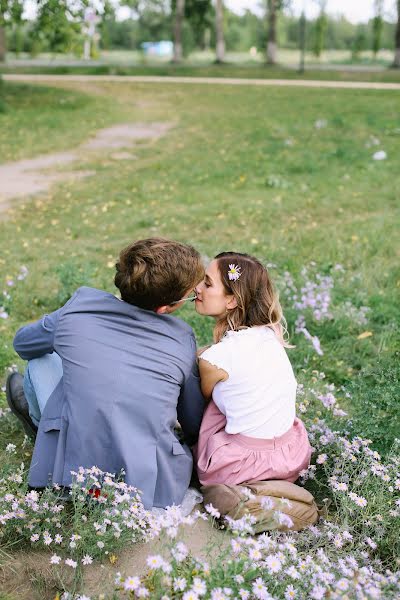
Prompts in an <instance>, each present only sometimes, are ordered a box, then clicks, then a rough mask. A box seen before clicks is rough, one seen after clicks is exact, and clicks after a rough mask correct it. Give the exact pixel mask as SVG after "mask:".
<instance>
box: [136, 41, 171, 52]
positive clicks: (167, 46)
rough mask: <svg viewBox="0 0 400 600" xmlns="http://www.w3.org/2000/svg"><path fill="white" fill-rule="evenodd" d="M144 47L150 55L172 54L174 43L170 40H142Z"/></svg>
mask: <svg viewBox="0 0 400 600" xmlns="http://www.w3.org/2000/svg"><path fill="white" fill-rule="evenodd" d="M142 48H143V50H144V52H145V54H148V55H149V56H171V54H172V53H173V49H174V44H173V43H172V42H169V41H162V42H142Z"/></svg>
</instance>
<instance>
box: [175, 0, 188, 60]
mask: <svg viewBox="0 0 400 600" xmlns="http://www.w3.org/2000/svg"><path fill="white" fill-rule="evenodd" d="M184 16H185V0H176V8H175V25H174V58H173V61H174V62H175V63H179V62H182V55H183V53H182V23H183V18H184Z"/></svg>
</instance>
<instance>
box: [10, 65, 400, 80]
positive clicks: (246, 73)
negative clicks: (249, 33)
mask: <svg viewBox="0 0 400 600" xmlns="http://www.w3.org/2000/svg"><path fill="white" fill-rule="evenodd" d="M7 73H17V74H50V75H51V74H53V75H88V76H90V75H121V76H124V75H149V76H151V75H153V76H161V77H164V76H175V77H239V78H248V79H305V80H310V79H311V80H321V81H326V80H328V81H369V82H383V83H398V82H399V81H400V71H399V70H398V69H382V70H377V71H365V70H364V71H363V70H354V69H350V68H347V67H346V65H341V66H340V65H338V66H337V68H335V69H334V70H333V69H324V68H323V67H321V68H318V65H317V66H315V65H314V66H313V68H310V69H307V68H306V70H305V72H304V73H299V70H298V69H297V68H294V67H288V66H285V65H276V66H267V65H263V64H262V63H254V64H236V63H229V62H227V63H224V64H222V65H218V64H212V63H211V64H190V63H188V64H185V63H184V64H182V65H174V64H171V63H169V62H163V63H154V64H140V63H138V64H133V65H132V64H130V65H126V64H120V63H117V64H96V63H95V64H93V65H86V64H82V63H78V64H76V65H73V64H57V63H54V64H53V65H52V64H50V63H45V64H40V65H35V64H32V65H29V64H28V65H26V64H24V65H21V66H15V65H4V66H1V65H0V75H1V74H7Z"/></svg>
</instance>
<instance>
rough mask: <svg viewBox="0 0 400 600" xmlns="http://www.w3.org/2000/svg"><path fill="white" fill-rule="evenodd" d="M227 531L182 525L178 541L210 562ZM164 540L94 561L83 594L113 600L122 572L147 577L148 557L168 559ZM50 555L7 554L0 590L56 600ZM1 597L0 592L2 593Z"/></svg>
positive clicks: (65, 574) (65, 575) (66, 577)
mask: <svg viewBox="0 0 400 600" xmlns="http://www.w3.org/2000/svg"><path fill="white" fill-rule="evenodd" d="M230 539H231V537H230V535H229V533H227V532H226V531H221V530H217V529H215V528H214V527H213V526H212V525H211V523H210V522H209V521H203V520H202V519H199V520H197V521H196V523H195V524H194V525H192V526H189V525H183V526H181V527H180V529H179V537H178V538H177V541H178V540H179V541H181V542H184V543H185V544H186V546H187V548H188V549H189V551H190V553H191V554H192V556H195V557H198V558H199V559H201V560H205V561H207V562H210V560H211V559H212V557H213V556H216V555H218V554H219V553H220V552H221V551H222V550H223V549H224V548H225V547H227V546H228V545H229V543H230ZM169 541H170V540H167V539H165V538H158V539H154V540H150V541H149V542H147V543H145V542H138V543H136V544H133V545H131V546H128V547H127V548H126V549H125V550H123V551H122V552H119V553H118V556H117V557H116V561H115V562H114V561H113V562H111V561H109V560H107V559H105V560H104V561H102V562H101V563H99V562H97V561H95V562H94V563H93V564H92V565H90V566H87V567H85V568H84V571H83V582H82V586H81V592H82V593H83V592H84V593H85V595H87V596H89V597H98V596H99V595H100V594H104V596H105V598H111V597H112V595H113V591H114V589H115V576H116V573H117V572H118V571H119V572H121V574H122V575H124V576H125V577H128V576H130V575H132V576H133V575H138V576H141V575H144V574H145V573H146V571H147V564H146V559H147V557H148V556H149V555H153V554H161V555H164V557H165V558H166V559H168V558H169V555H168V552H167V551H166V548H165V546H166V542H169ZM50 555H51V553H50V552H47V553H46V552H43V551H36V552H32V551H31V552H25V551H23V550H21V551H18V552H15V553H11V552H10V553H9V554H8V555H7V554H5V555H4V557H1V558H2V560H1V561H0V590H1V591H2V592H3V593H5V594H8V596H7V597H9V598H18V600H53V599H54V597H55V592H56V590H57V588H58V587H59V581H58V576H57V569H56V570H54V569H53V568H52V567H51V565H50ZM61 578H62V580H63V581H64V583H65V584H66V585H67V586H68V585H70V583H69V582H70V581H72V572H71V571H70V569H69V568H68V567H66V568H65V569H64V570H63V571H62V577H61ZM0 597H1V592H0Z"/></svg>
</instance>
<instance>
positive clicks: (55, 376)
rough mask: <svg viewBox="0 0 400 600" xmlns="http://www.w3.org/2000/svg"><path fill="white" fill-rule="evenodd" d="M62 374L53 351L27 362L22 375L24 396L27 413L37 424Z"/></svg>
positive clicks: (59, 362)
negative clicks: (27, 408) (27, 405)
mask: <svg viewBox="0 0 400 600" xmlns="http://www.w3.org/2000/svg"><path fill="white" fill-rule="evenodd" d="M62 376H63V368H62V362H61V358H60V357H59V356H58V354H56V353H55V352H53V353H52V354H45V355H44V356H41V357H40V358H34V359H32V360H30V361H29V362H28V365H27V367H26V370H25V375H24V392H25V398H26V400H27V402H28V404H29V415H30V417H31V419H32V421H33V422H34V423H35V425H36V426H38V425H39V421H40V418H41V416H42V413H43V410H44V407H45V406H46V403H47V401H48V399H49V398H50V396H51V394H52V393H53V391H54V390H55V388H56V387H57V385H58V383H59V382H60V379H61V377H62Z"/></svg>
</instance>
